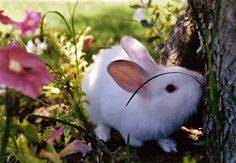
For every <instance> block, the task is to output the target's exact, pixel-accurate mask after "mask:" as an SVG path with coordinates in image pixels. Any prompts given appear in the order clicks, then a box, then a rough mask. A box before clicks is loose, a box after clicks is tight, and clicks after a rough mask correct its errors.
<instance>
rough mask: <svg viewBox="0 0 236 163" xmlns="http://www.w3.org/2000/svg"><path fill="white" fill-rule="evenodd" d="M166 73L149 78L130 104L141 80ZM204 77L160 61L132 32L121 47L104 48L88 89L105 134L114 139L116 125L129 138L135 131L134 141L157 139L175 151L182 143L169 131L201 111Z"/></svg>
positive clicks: (85, 85) (86, 85)
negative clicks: (159, 63) (195, 112)
mask: <svg viewBox="0 0 236 163" xmlns="http://www.w3.org/2000/svg"><path fill="white" fill-rule="evenodd" d="M168 72H180V73H170V74H168ZM162 73H167V74H165V75H161V76H159V77H157V78H155V79H153V80H151V81H149V82H148V83H146V84H145V85H144V86H143V87H142V88H141V89H140V90H139V91H138V92H137V94H135V96H134V97H133V99H132V100H131V101H130V103H129V104H128V106H127V107H125V105H126V103H127V102H128V100H129V99H130V97H131V96H132V94H133V93H134V92H135V91H136V90H137V88H138V87H139V86H140V85H141V84H143V83H144V82H145V81H147V80H148V79H149V78H151V77H153V76H155V75H158V74H162ZM203 80H204V79H203V76H202V75H200V74H199V73H196V72H193V71H190V70H187V69H185V68H182V67H177V66H176V67H166V66H164V65H158V64H156V63H155V62H154V60H153V59H152V58H151V56H150V55H149V53H148V51H147V50H146V48H145V47H144V46H143V45H142V44H141V43H140V42H138V41H137V40H136V39H134V38H132V37H130V36H126V37H124V38H123V39H122V40H121V46H113V47H111V48H110V49H106V50H104V51H102V52H100V54H99V55H98V56H97V57H96V59H95V61H94V63H93V64H92V65H91V67H90V70H89V71H88V72H87V73H86V74H85V76H84V79H83V81H82V89H83V91H84V92H85V93H86V98H87V100H88V101H89V104H88V105H87V106H85V107H86V110H87V112H88V114H89V116H90V118H91V120H92V122H93V123H94V124H96V125H97V127H96V129H95V133H96V135H97V136H98V137H99V138H100V139H102V140H104V141H107V140H109V139H110V129H111V127H113V128H115V129H116V130H118V131H119V132H120V133H121V135H122V137H123V138H124V139H125V141H127V137H128V135H129V137H130V139H129V140H130V144H131V145H132V146H141V145H142V144H143V141H146V140H156V141H157V143H158V144H159V145H160V146H161V147H162V148H163V150H164V151H166V152H171V151H177V150H176V143H175V141H173V140H171V139H168V136H169V135H170V134H171V133H173V132H174V131H176V130H178V129H179V128H180V126H181V124H182V123H183V122H184V121H185V120H186V119H187V118H188V117H189V116H190V115H191V114H192V113H193V112H194V111H196V109H197V105H198V103H199V101H200V99H201V95H202V90H201V83H203ZM200 82H201V83H200Z"/></svg>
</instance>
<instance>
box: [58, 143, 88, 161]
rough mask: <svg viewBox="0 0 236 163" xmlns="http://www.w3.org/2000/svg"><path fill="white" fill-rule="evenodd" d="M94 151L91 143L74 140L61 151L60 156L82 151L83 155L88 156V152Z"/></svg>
mask: <svg viewBox="0 0 236 163" xmlns="http://www.w3.org/2000/svg"><path fill="white" fill-rule="evenodd" d="M91 151H92V147H91V144H86V142H85V141H81V140H74V141H73V142H72V143H70V144H69V145H67V146H66V147H65V148H64V149H63V150H62V151H61V152H60V153H59V155H60V157H65V156H67V155H70V154H73V153H78V152H81V153H82V156H83V157H84V156H86V154H87V153H89V152H91Z"/></svg>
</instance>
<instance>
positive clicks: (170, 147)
mask: <svg viewBox="0 0 236 163" xmlns="http://www.w3.org/2000/svg"><path fill="white" fill-rule="evenodd" d="M158 144H159V145H160V146H161V148H162V149H163V150H164V151H165V152H177V149H176V146H177V145H176V142H175V141H174V140H172V139H161V140H159V141H158Z"/></svg>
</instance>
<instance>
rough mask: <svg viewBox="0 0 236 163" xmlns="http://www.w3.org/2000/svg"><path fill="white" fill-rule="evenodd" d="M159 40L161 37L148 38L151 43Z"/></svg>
mask: <svg viewBox="0 0 236 163" xmlns="http://www.w3.org/2000/svg"><path fill="white" fill-rule="evenodd" d="M157 39H160V36H153V37H150V38H148V42H149V43H151V42H153V41H156V40H157Z"/></svg>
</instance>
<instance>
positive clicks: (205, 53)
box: [161, 0, 236, 162]
mask: <svg viewBox="0 0 236 163" xmlns="http://www.w3.org/2000/svg"><path fill="white" fill-rule="evenodd" d="M235 21H236V1H235V0H189V9H188V11H187V12H186V13H185V15H183V16H181V17H180V18H179V20H178V22H177V24H176V26H175V28H174V30H173V32H172V33H173V34H172V36H171V38H170V39H169V41H168V43H167V45H166V46H165V48H164V49H163V51H162V57H161V62H162V63H163V64H167V65H180V66H183V67H186V68H189V69H192V70H195V71H199V72H202V73H203V74H206V75H205V76H206V80H207V84H206V97H205V99H206V101H207V103H206V106H205V108H204V114H203V120H204V126H203V127H204V131H205V132H204V134H205V138H206V139H207V142H208V143H207V149H208V150H207V151H206V152H207V159H208V160H209V161H210V162H213V161H217V162H236V54H235V53H236V22H235Z"/></svg>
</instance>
